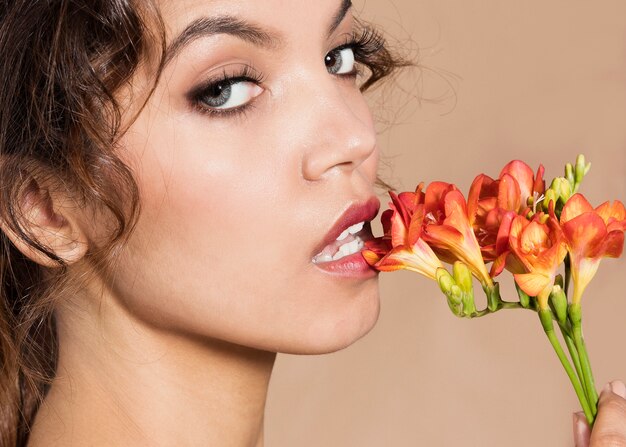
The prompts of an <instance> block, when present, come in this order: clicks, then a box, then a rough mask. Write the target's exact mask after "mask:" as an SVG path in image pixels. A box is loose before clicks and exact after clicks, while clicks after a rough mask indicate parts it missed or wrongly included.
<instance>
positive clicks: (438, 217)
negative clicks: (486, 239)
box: [423, 182, 493, 287]
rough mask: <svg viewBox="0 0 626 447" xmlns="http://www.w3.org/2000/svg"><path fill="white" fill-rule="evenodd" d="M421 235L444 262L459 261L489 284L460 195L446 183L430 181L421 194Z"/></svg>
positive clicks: (454, 187)
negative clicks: (422, 213)
mask: <svg viewBox="0 0 626 447" xmlns="http://www.w3.org/2000/svg"><path fill="white" fill-rule="evenodd" d="M423 238H424V240H425V241H426V242H428V244H429V245H430V246H431V247H432V248H433V250H434V251H435V253H437V255H438V256H439V257H440V258H441V259H443V260H444V261H446V262H449V263H451V264H452V263H454V262H455V261H457V260H458V261H461V262H463V263H464V264H465V265H467V266H468V267H469V269H470V270H471V271H472V273H473V274H474V276H476V277H477V278H478V279H479V281H480V282H481V283H482V285H483V286H485V287H493V281H492V280H491V277H490V276H489V273H488V272H487V267H486V266H485V261H484V260H483V257H482V253H481V250H480V245H479V244H478V241H477V239H476V236H475V234H474V230H473V228H472V225H471V223H470V220H469V218H468V213H467V203H466V202H465V198H464V197H463V194H461V192H460V191H459V190H458V189H457V188H456V186H454V185H452V184H450V183H444V182H433V183H431V184H430V185H429V186H428V188H427V190H426V194H425V197H424V217H423Z"/></svg>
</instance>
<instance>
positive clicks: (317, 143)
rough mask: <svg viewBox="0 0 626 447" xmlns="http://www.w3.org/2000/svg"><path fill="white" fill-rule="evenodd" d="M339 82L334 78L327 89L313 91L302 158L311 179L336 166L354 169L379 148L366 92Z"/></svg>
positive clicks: (306, 176)
mask: <svg viewBox="0 0 626 447" xmlns="http://www.w3.org/2000/svg"><path fill="white" fill-rule="evenodd" d="M336 82H337V80H332V81H331V83H330V85H328V86H327V87H328V88H327V89H325V90H323V91H324V92H325V93H322V94H320V90H318V91H316V92H310V94H311V97H310V100H311V102H310V107H308V117H307V121H305V123H306V124H305V125H307V126H308V127H309V135H310V141H309V143H308V144H306V145H305V150H304V154H303V159H302V175H303V177H304V178H305V179H306V180H309V181H316V180H320V179H322V178H323V177H325V175H326V174H327V173H328V172H330V171H333V170H336V169H340V170H344V171H353V170H355V169H356V168H357V167H358V166H359V165H361V164H362V163H363V162H364V161H365V160H367V159H368V158H369V157H370V156H372V154H373V152H374V150H375V148H376V131H375V129H374V125H373V122H372V117H371V113H370V111H369V107H368V106H367V104H366V102H365V100H364V98H363V96H362V95H361V93H360V92H359V91H358V90H356V87H354V90H350V89H348V88H346V87H345V86H337V84H335V83H336ZM340 82H341V81H340Z"/></svg>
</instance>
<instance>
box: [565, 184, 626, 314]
mask: <svg viewBox="0 0 626 447" xmlns="http://www.w3.org/2000/svg"><path fill="white" fill-rule="evenodd" d="M561 227H562V228H563V234H564V235H565V240H566V243H567V250H568V251H569V254H570V260H571V269H572V279H573V281H574V294H573V296H572V303H580V300H581V298H582V294H583V292H584V291H585V288H586V287H587V285H588V284H589V282H591V280H592V279H593V277H594V276H595V274H596V272H597V270H598V267H599V265H600V261H601V260H602V258H604V257H608V258H618V257H619V256H621V254H622V251H623V249H624V231H626V210H625V209H624V205H623V204H622V203H621V202H620V201H615V202H614V203H613V204H611V203H610V202H606V203H603V204H602V205H600V206H599V207H598V208H596V209H594V208H593V207H592V206H591V204H589V202H588V201H587V199H585V197H584V196H583V195H582V194H574V195H573V196H572V197H571V198H570V199H569V200H568V201H567V203H566V204H565V206H564V207H563V212H562V213H561Z"/></svg>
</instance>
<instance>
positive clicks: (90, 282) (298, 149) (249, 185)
mask: <svg viewBox="0 0 626 447" xmlns="http://www.w3.org/2000/svg"><path fill="white" fill-rule="evenodd" d="M342 6H343V8H342ZM345 6H346V4H345V2H341V1H339V0H322V1H316V2H304V1H302V2H300V1H299V2H294V1H284V0H264V1H262V2H260V1H258V0H247V1H245V0H244V1H242V0H238V1H220V0H176V1H170V2H163V4H162V13H163V16H164V20H165V24H166V27H167V31H168V40H169V43H170V45H172V42H175V41H178V42H179V43H178V44H176V45H175V48H176V51H175V53H172V55H171V56H170V59H169V60H168V64H167V66H166V68H165V71H164V72H163V75H162V78H161V80H160V82H159V83H158V85H157V88H156V91H155V92H154V94H153V95H152V96H151V97H150V100H149V102H148V103H147V106H146V107H145V108H144V109H143V110H142V111H141V113H140V114H139V116H138V118H137V120H136V121H133V123H132V125H131V126H130V129H129V131H128V132H127V133H126V134H125V135H124V137H123V139H122V141H121V147H122V153H121V156H122V157H123V159H124V161H125V162H126V163H128V164H129V165H130V166H131V167H132V168H133V170H134V171H135V174H136V179H137V182H138V184H139V187H140V195H141V205H142V209H141V215H140V219H139V222H138V225H137V227H136V228H135V231H134V232H133V233H132V236H131V238H130V240H129V241H128V243H127V244H126V245H125V246H124V249H123V251H122V253H121V255H120V257H119V259H117V260H116V262H115V264H114V265H113V266H112V268H111V269H109V270H107V271H101V272H97V274H96V275H87V276H85V272H87V271H88V265H87V262H88V260H87V259H86V258H85V256H84V254H85V253H86V252H87V248H89V247H92V246H94V245H97V244H98V241H99V238H100V237H101V231H100V230H101V229H100V228H98V227H97V226H96V228H94V221H93V219H92V218H91V217H90V216H91V215H92V214H91V213H85V214H82V212H81V210H80V209H78V208H76V207H73V206H71V202H66V203H65V204H64V205H63V206H60V205H59V204H60V203H61V201H60V200H55V199H54V198H52V199H50V200H53V201H55V202H56V204H55V203H53V204H52V205H51V206H49V207H42V209H40V210H35V211H36V212H34V213H33V215H34V216H39V221H38V224H39V225H40V226H43V227H45V226H46V225H48V228H49V230H50V231H49V232H47V233H48V234H51V235H52V236H51V237H52V238H53V239H54V238H55V237H56V236H55V235H57V236H58V240H57V241H55V240H48V243H49V244H50V245H52V246H56V247H58V248H59V250H60V248H61V247H65V249H66V251H65V252H64V253H66V252H68V247H72V248H73V251H71V253H72V257H71V258H69V257H68V258H67V260H68V261H69V262H71V267H70V274H71V275H72V277H73V278H75V280H76V281H80V280H83V281H82V282H81V284H83V283H84V285H83V287H81V288H80V290H79V291H77V292H76V293H73V294H71V295H69V294H68V296H64V297H63V299H62V300H61V301H60V304H59V305H58V307H57V308H56V310H55V314H56V317H57V320H58V324H59V329H58V331H59V339H60V347H61V349H60V356H59V365H58V370H57V371H58V372H57V377H56V378H55V380H54V383H53V385H52V387H51V391H50V392H49V394H48V396H47V398H46V400H45V402H44V404H43V406H42V408H41V410H40V411H39V413H38V416H37V419H36V421H35V424H34V429H33V433H32V437H31V441H30V446H31V447H38V446H46V447H49V446H64V447H67V446H85V445H89V446H104V445H107V446H110V445H128V446H131V445H132V446H174V445H176V446H206V445H214V446H261V445H263V414H264V407H265V400H266V395H267V388H268V382H269V379H270V374H271V371H272V367H273V364H274V360H275V356H276V354H275V353H276V352H286V353H298V354H319V353H327V352H333V351H336V350H339V349H342V348H344V347H346V346H348V345H350V344H352V343H354V342H355V341H356V340H358V339H359V338H361V337H362V336H363V335H365V334H366V333H367V332H368V331H369V330H370V329H371V328H372V327H373V325H374V323H375V322H376V319H377V317H378V312H379V292H378V278H377V276H376V275H373V276H371V275H370V277H368V278H345V277H343V278H339V277H337V276H334V275H332V274H330V273H329V272H326V271H323V270H321V269H320V268H318V267H317V266H316V265H315V264H313V263H312V262H311V260H312V257H313V255H314V254H315V253H314V249H315V248H316V246H317V245H318V244H319V243H320V242H321V241H322V240H323V239H324V236H325V235H326V233H327V232H328V231H329V230H330V228H331V227H332V226H333V224H334V222H335V221H336V220H337V218H338V217H339V216H340V215H341V214H342V213H343V212H344V211H345V210H346V209H347V208H348V207H349V206H350V205H352V204H354V203H362V202H365V201H367V200H368V199H370V198H371V197H373V196H375V192H374V182H375V179H376V171H377V167H378V147H377V141H376V133H375V129H374V123H373V120H372V116H371V114H370V110H369V108H368V106H367V104H366V102H365V100H364V98H363V95H362V93H361V92H360V91H359V88H358V83H357V79H355V77H354V76H346V75H345V73H347V72H349V71H350V68H351V67H350V64H351V63H350V57H349V56H350V55H349V54H344V56H346V57H345V59H346V62H345V64H346V66H343V65H340V66H339V69H338V70H337V71H338V72H339V74H336V73H331V72H329V69H328V67H327V65H326V63H325V60H326V59H325V58H326V56H327V55H328V54H329V52H331V51H332V50H333V49H335V48H338V47H341V46H343V45H344V44H346V43H347V42H349V41H350V39H351V37H352V33H353V26H354V23H353V18H352V12H351V9H348V8H345ZM218 16H219V17H222V18H223V17H231V19H230V20H231V21H232V20H233V19H236V20H239V21H246V22H249V23H252V24H254V27H255V29H256V30H261V31H262V33H263V34H266V35H269V36H270V37H271V41H270V40H269V39H266V38H264V39H262V40H260V41H259V39H257V41H255V42H250V41H248V40H247V39H245V38H242V37H238V36H234V35H231V34H229V33H219V34H209V33H208V32H207V31H206V27H205V31H203V32H201V33H200V34H198V33H197V29H198V27H197V26H196V28H195V29H196V31H194V32H193V33H192V32H190V31H189V29H187V28H188V26H189V25H190V24H193V23H196V24H197V23H200V22H199V21H200V20H205V21H206V19H209V20H210V19H215V17H218ZM333 25H335V26H333ZM185 29H187V31H184V30H185ZM192 31H193V30H192ZM329 32H330V33H329ZM194 33H195V34H194ZM181 35H183V36H187V37H185V38H182V39H181V38H179V37H178V36H181ZM189 36H191V37H189ZM246 66H248V67H249V68H248V69H245V70H247V71H244V67H246ZM244 73H245V74H247V75H250V74H251V73H256V74H258V73H261V74H262V76H259V77H260V78H261V80H260V81H259V82H258V85H257V84H255V83H250V82H241V83H239V84H238V85H237V86H236V87H234V86H233V87H234V88H233V91H232V97H233V100H232V102H231V103H227V104H226V105H228V106H230V105H231V104H232V105H234V104H242V105H243V104H247V103H249V104H250V106H251V107H249V108H247V109H246V110H245V113H243V114H237V115H217V114H215V113H213V114H211V113H207V109H208V107H206V104H198V103H197V101H196V102H194V101H192V100H190V97H191V96H193V95H192V93H193V92H195V91H197V90H198V89H199V88H201V87H203V86H204V85H206V83H207V80H213V79H214V78H215V77H216V76H217V77H219V76H223V75H227V76H239V75H241V74H244ZM153 76H154V67H153V66H151V65H150V64H149V63H146V64H145V65H144V66H143V67H142V69H141V70H140V71H139V72H138V73H137V75H136V77H135V79H133V85H132V87H133V88H132V91H126V92H121V93H120V98H121V100H122V101H126V103H127V105H128V114H127V115H128V116H129V117H130V116H132V115H133V112H135V111H136V110H137V107H138V106H139V105H140V104H141V103H142V98H143V97H144V96H142V95H144V94H145V92H147V91H148V90H149V86H150V85H151V80H152V79H153ZM40 186H41V188H42V189H43V185H40ZM33 194H35V195H37V194H38V195H39V196H40V197H39V198H40V199H45V197H46V196H45V193H44V192H43V191H39V192H36V191H35V192H33ZM32 203H33V204H35V205H33V206H36V204H37V203H41V200H32ZM50 210H54V211H53V213H54V214H52V215H46V212H47V211H50ZM50 212H52V211H50ZM33 220H36V218H33ZM53 223H54V228H53V226H52V225H53ZM68 241H72V243H71V244H68V243H67V242H68ZM55 244H56V245H55ZM84 278H87V279H86V280H84Z"/></svg>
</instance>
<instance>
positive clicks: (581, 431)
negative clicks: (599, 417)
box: [573, 412, 589, 447]
mask: <svg viewBox="0 0 626 447" xmlns="http://www.w3.org/2000/svg"><path fill="white" fill-rule="evenodd" d="M573 418H574V424H573V425H574V444H575V447H586V446H587V445H588V441H587V439H588V438H589V426H588V425H587V418H585V414H584V413H583V412H578V413H574V414H573Z"/></svg>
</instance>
